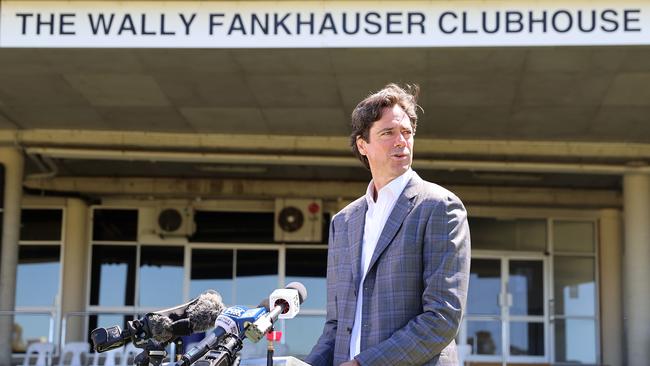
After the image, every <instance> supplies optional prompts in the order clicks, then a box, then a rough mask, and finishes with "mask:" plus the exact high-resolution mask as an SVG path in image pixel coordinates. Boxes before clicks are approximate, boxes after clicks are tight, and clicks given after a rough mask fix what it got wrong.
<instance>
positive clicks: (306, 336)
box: [260, 315, 325, 358]
mask: <svg viewBox="0 0 650 366" xmlns="http://www.w3.org/2000/svg"><path fill="white" fill-rule="evenodd" d="M283 322H284V331H283V333H282V338H284V344H283V346H284V349H282V350H281V352H283V353H282V355H291V356H294V357H298V358H300V357H303V356H306V355H308V354H309V352H310V351H311V349H312V347H313V346H314V345H315V344H316V341H317V340H318V337H320V335H321V334H322V333H323V325H324V324H325V316H300V315H298V316H297V317H295V318H293V319H287V320H284V321H283ZM260 343H261V342H260Z"/></svg>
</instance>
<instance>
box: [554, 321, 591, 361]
mask: <svg viewBox="0 0 650 366" xmlns="http://www.w3.org/2000/svg"><path fill="white" fill-rule="evenodd" d="M595 322H596V321H595V320H594V319H556V320H555V361H556V362H566V363H587V364H595V363H596V325H595Z"/></svg>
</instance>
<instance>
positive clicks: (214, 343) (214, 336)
mask: <svg viewBox="0 0 650 366" xmlns="http://www.w3.org/2000/svg"><path fill="white" fill-rule="evenodd" d="M264 314H266V309H265V308H264V307H257V308H252V309H250V308H247V307H245V306H239V305H236V306H231V307H229V308H227V309H226V310H224V311H223V312H222V313H221V314H219V316H218V317H217V320H216V321H215V323H214V325H215V328H216V329H215V330H214V331H213V332H212V333H210V335H208V336H207V337H205V338H204V339H203V340H202V341H201V342H199V344H197V345H196V346H194V347H192V349H190V350H189V351H187V352H186V353H185V354H184V355H183V356H181V359H180V360H179V361H177V362H176V366H189V365H191V364H193V363H194V362H196V361H198V360H199V359H200V358H201V357H203V356H204V355H205V354H206V353H208V352H209V351H210V350H213V349H216V348H218V347H219V346H220V343H221V342H222V340H224V339H226V338H227V342H226V343H228V344H231V345H230V348H232V349H235V351H233V352H234V353H237V350H238V349H241V339H243V338H244V332H245V330H246V328H247V327H248V326H249V325H250V324H252V323H254V322H255V321H256V320H258V319H259V318H260V317H261V316H262V315H264Z"/></svg>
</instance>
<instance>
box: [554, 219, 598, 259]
mask: <svg viewBox="0 0 650 366" xmlns="http://www.w3.org/2000/svg"><path fill="white" fill-rule="evenodd" d="M595 242H596V240H595V239H594V223H593V222H592V221H555V222H554V223H553V249H554V250H555V251H556V252H584V253H593V252H594V247H595Z"/></svg>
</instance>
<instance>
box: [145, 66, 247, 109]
mask: <svg viewBox="0 0 650 366" xmlns="http://www.w3.org/2000/svg"><path fill="white" fill-rule="evenodd" d="M156 80H157V83H158V85H160V88H161V90H162V91H163V93H164V94H165V95H166V96H167V98H168V99H169V101H170V102H171V104H173V105H174V106H176V107H179V108H183V107H242V108H246V107H251V106H255V105H256V104H257V103H256V101H255V96H254V95H253V93H252V92H251V90H250V88H248V87H247V86H246V79H245V78H244V75H242V74H239V73H232V74H224V73H215V72H204V73H198V72H185V73H182V74H177V73H174V74H173V73H169V74H159V75H156Z"/></svg>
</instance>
